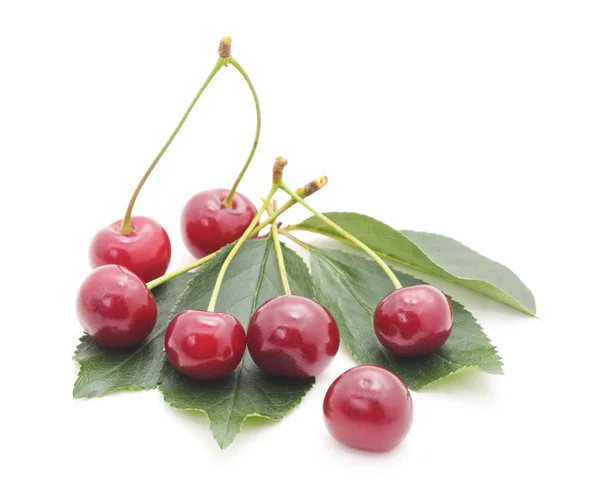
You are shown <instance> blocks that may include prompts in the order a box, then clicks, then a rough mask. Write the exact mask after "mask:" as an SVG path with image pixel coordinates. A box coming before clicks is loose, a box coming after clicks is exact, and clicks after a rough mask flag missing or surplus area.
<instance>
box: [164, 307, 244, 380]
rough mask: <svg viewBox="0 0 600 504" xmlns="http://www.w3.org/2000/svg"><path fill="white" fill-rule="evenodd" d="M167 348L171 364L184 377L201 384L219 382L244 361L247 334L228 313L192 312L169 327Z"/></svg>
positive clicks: (176, 318)
mask: <svg viewBox="0 0 600 504" xmlns="http://www.w3.org/2000/svg"><path fill="white" fill-rule="evenodd" d="M165 348H166V350H167V357H168V358H169V361H170V362H171V364H173V366H174V367H175V368H176V369H177V370H179V371H180V372H182V373H183V374H185V375H188V376H191V377H192V378H196V379H198V380H218V379H220V378H223V377H225V376H227V375H228V374H229V373H231V372H232V371H233V370H234V369H235V368H236V367H237V365H238V364H239V363H240V361H241V360H242V357H243V356H244V350H246V332H245V331H244V327H243V326H242V324H240V322H239V321H238V320H237V319H236V318H235V317H234V316H233V315H229V314H228V313H218V312H207V311H196V310H189V311H185V312H183V313H180V314H179V315H177V316H176V317H175V318H174V319H173V320H172V321H171V323H170V324H169V327H168V328H167V334H166V336H165Z"/></svg>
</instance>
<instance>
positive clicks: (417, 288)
mask: <svg viewBox="0 0 600 504" xmlns="http://www.w3.org/2000/svg"><path fill="white" fill-rule="evenodd" d="M453 318H454V317H453V313H452V305H451V304H450V301H449V300H448V298H447V297H446V296H445V295H444V293H443V292H442V291H440V290H438V289H436V288H435V287H432V286H430V285H414V286H411V287H403V288H402V289H398V290H396V291H394V292H391V293H390V294H388V295H387V296H386V297H384V298H383V299H382V300H381V301H380V302H379V304H378V305H377V308H375V314H374V317H373V326H374V328H375V334H376V335H377V338H379V341H380V342H381V344H382V345H383V346H385V347H386V348H387V349H388V350H390V351H391V352H392V353H394V354H396V355H398V356H400V357H418V356H420V355H426V354H428V353H431V352H434V351H436V350H437V349H438V348H440V347H441V346H442V345H443V344H444V343H446V340H447V339H448V336H450V333H451V332H452V324H453Z"/></svg>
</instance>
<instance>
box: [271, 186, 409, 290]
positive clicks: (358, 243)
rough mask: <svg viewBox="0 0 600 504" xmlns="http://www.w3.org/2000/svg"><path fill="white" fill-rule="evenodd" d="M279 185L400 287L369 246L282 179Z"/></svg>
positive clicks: (397, 287) (395, 285)
mask: <svg viewBox="0 0 600 504" xmlns="http://www.w3.org/2000/svg"><path fill="white" fill-rule="evenodd" d="M279 187H280V188H281V189H283V190H284V191H285V192H286V193H288V194H289V195H290V196H291V197H292V198H293V199H295V200H296V201H297V202H298V203H300V204H301V205H302V206H304V207H305V208H306V209H307V210H309V211H310V212H312V214H313V215H314V216H315V217H317V218H318V219H320V220H321V221H323V222H324V223H325V224H327V225H328V226H329V227H331V228H332V229H333V230H335V231H336V232H337V233H338V234H340V235H342V236H343V237H344V238H346V239H347V240H348V241H349V242H351V243H352V244H353V245H355V246H356V247H358V248H359V249H361V250H362V251H364V252H365V253H366V254H367V255H368V256H369V257H371V258H372V259H373V260H374V261H375V262H376V263H377V264H378V265H379V267H380V268H381V269H382V270H383V271H384V272H385V274H386V275H387V276H388V277H389V279H390V280H391V282H392V284H393V285H394V287H395V288H396V289H401V288H402V284H401V283H400V282H399V281H398V278H396V275H394V272H393V271H392V270H391V269H390V267H389V266H388V265H387V264H386V263H385V262H384V261H383V259H381V257H379V256H378V255H377V254H376V253H375V252H374V251H373V250H371V248H370V247H368V246H367V245H365V244H364V243H363V242H361V241H360V240H359V239H358V238H356V237H355V236H354V235H352V234H350V233H349V232H348V231H346V230H345V229H343V228H342V227H340V226H338V225H337V224H336V223H335V222H333V221H332V220H331V219H329V218H327V217H325V216H324V215H323V214H322V213H320V212H318V211H317V210H315V209H314V208H313V207H312V206H310V205H309V204H308V203H307V202H306V201H304V198H302V197H301V196H299V195H298V194H296V193H295V192H294V191H292V190H291V189H290V188H289V187H288V186H287V185H285V183H284V182H283V181H281V182H279Z"/></svg>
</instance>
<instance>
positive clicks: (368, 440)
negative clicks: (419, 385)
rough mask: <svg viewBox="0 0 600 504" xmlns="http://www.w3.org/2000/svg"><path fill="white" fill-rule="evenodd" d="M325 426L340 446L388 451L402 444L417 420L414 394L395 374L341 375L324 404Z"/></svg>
mask: <svg viewBox="0 0 600 504" xmlns="http://www.w3.org/2000/svg"><path fill="white" fill-rule="evenodd" d="M323 414H324V416H325V425H326V426H327V430H328V431H329V433H330V434H331V435H332V436H333V437H334V438H335V439H337V440H338V441H339V442H340V443H344V444H346V445H348V446H352V447H353V448H359V449H361V450H370V451H387V450H391V449H392V448H393V447H394V446H396V445H398V444H399V443H401V442H402V440H403V439H404V438H405V437H406V435H407V434H408V431H409V430H410V426H411V424H412V419H413V405H412V398H411V396H410V392H409V390H408V388H407V387H406V385H405V384H404V382H403V381H402V380H401V379H400V378H398V377H397V376H396V375H395V374H394V373H392V372H390V371H388V370H387V369H383V368H381V367H378V366H357V367H354V368H352V369H349V370H348V371H346V372H345V373H343V374H341V375H340V376H339V377H338V378H337V379H336V380H335V381H334V382H333V383H332V384H331V386H330V387H329V390H328V391H327V394H326V395H325V400H324V401H323Z"/></svg>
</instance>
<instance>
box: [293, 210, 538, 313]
mask: <svg viewBox="0 0 600 504" xmlns="http://www.w3.org/2000/svg"><path fill="white" fill-rule="evenodd" d="M325 215H326V216H327V217H329V218H330V219H331V220H332V221H334V222H335V223H336V224H338V225H339V226H341V227H342V228H343V229H345V230H346V231H348V232H349V233H351V234H353V235H354V236H356V237H357V238H358V239H359V240H361V241H362V242H363V243H365V244H366V245H368V246H369V247H370V248H372V249H373V250H374V251H375V252H377V253H378V254H379V255H380V256H382V257H383V258H385V259H391V260H394V261H397V262H399V263H401V264H403V265H405V266H409V267H411V268H414V269H417V270H420V271H424V272H426V273H430V274H432V275H435V276H437V277H440V278H443V279H444V280H447V281H449V282H452V283H455V284H457V285H461V286H462V287H465V288H467V289H470V290H473V291H475V292H479V293H480V294H483V295H484V296H488V297H490V298H492V299H495V300H496V301H499V302H500V303H503V304H506V305H508V306H512V307H513V308H516V309H517V310H521V311H523V312H525V313H528V314H530V315H534V314H535V309H536V308H535V299H534V298H533V295H532V294H531V291H530V290H529V289H528V288H527V286H526V285H525V284H524V283H523V282H522V281H521V280H520V279H519V278H518V277H517V276H516V275H515V274H514V273H513V272H512V271H511V270H510V269H508V268H507V267H506V266H503V265H502V264H499V263H497V262H495V261H492V260H491V259H488V258H487V257H484V256H482V255H480V254H478V253H477V252H475V251H474V250H472V249H470V248H468V247H466V246H464V245H462V244H461V243H460V242H458V241H456V240H453V239H452V238H447V237H445V236H442V235H437V234H433V233H419V232H416V231H396V230H395V229H392V228H391V227H389V226H388V225H386V224H384V223H383V222H380V221H378V220H376V219H373V218H371V217H368V216H366V215H361V214H357V213H350V212H335V213H328V214H325ZM288 229H298V230H303V231H312V232H315V233H319V234H322V235H326V236H330V237H332V238H336V239H338V240H341V241H344V242H346V243H349V242H347V240H345V239H344V238H343V237H341V236H340V235H339V234H338V233H336V231H334V230H333V229H332V228H331V227H329V226H328V225H326V224H324V223H323V222H322V221H321V220H319V219H317V218H316V217H310V218H309V219H306V220H305V221H304V222H301V223H300V224H296V225H295V226H290V227H288ZM349 244H350V245H351V243H349Z"/></svg>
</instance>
